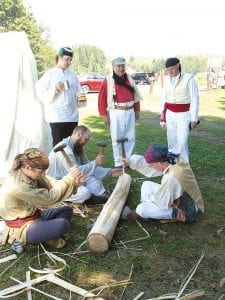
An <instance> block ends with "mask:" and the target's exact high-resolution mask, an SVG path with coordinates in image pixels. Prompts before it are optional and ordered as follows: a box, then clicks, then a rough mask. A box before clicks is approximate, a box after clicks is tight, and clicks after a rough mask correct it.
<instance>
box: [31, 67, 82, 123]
mask: <svg viewBox="0 0 225 300" xmlns="http://www.w3.org/2000/svg"><path fill="white" fill-rule="evenodd" d="M60 81H61V82H64V81H68V82H69V90H64V91H62V92H60V93H56V89H55V86H56V84H57V83H58V82H60ZM36 91H37V94H38V96H39V98H40V99H41V101H42V102H43V103H44V109H45V120H46V121H47V122H49V123H58V122H62V123H63V122H78V120H79V114H78V102H77V94H78V93H80V91H81V87H80V83H79V81H78V78H77V76H76V74H75V72H74V71H73V70H71V69H66V70H63V69H60V68H57V67H54V68H52V69H50V70H48V71H46V72H45V74H44V75H43V76H42V77H41V78H40V79H39V80H38V82H37V84H36Z"/></svg>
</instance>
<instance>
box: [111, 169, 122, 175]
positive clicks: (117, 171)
mask: <svg viewBox="0 0 225 300" xmlns="http://www.w3.org/2000/svg"><path fill="white" fill-rule="evenodd" d="M122 174H123V170H122V169H121V168H113V169H111V176H112V177H119V176H120V175H122Z"/></svg>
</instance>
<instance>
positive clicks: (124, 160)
mask: <svg viewBox="0 0 225 300" xmlns="http://www.w3.org/2000/svg"><path fill="white" fill-rule="evenodd" d="M121 161H122V163H123V164H124V165H129V163H130V162H129V160H128V159H127V158H126V157H121Z"/></svg>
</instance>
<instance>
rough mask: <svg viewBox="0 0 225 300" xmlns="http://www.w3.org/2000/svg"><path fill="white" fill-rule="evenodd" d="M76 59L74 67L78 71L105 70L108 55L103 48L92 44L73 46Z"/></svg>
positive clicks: (73, 63)
mask: <svg viewBox="0 0 225 300" xmlns="http://www.w3.org/2000/svg"><path fill="white" fill-rule="evenodd" d="M73 50H74V59H73V62H72V66H71V67H72V68H74V70H75V71H76V72H77V73H84V72H105V70H106V56H105V54H104V52H103V50H101V49H99V48H97V47H95V46H91V45H79V46H75V47H73Z"/></svg>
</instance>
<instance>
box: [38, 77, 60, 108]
mask: <svg viewBox="0 0 225 300" xmlns="http://www.w3.org/2000/svg"><path fill="white" fill-rule="evenodd" d="M53 79H54V78H51V76H50V72H49V71H47V72H46V73H45V74H44V75H43V76H42V77H41V78H40V79H39V80H38V81H37V83H36V92H37V95H38V97H39V98H40V99H41V101H42V102H44V103H46V102H47V103H49V102H52V101H54V100H55V99H56V98H57V95H58V94H59V93H60V92H61V91H63V90H64V86H63V84H62V82H56V81H55V80H53Z"/></svg>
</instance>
